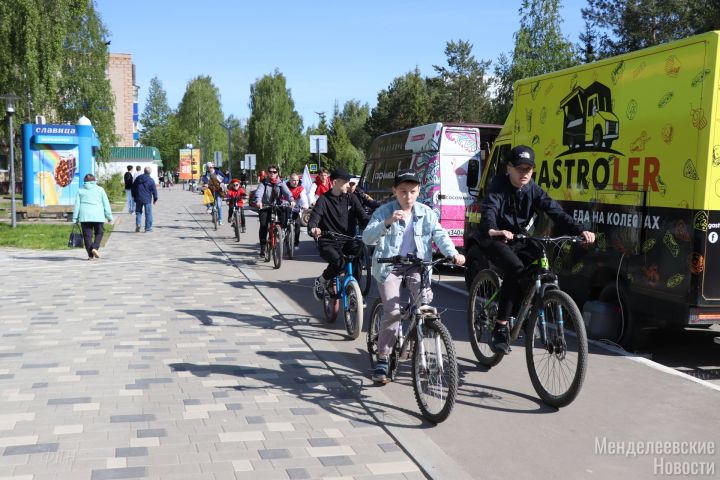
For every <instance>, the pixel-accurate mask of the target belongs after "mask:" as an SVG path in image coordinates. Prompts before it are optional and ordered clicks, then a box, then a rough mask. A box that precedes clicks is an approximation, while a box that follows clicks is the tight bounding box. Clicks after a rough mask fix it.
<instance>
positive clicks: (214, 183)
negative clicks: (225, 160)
mask: <svg viewBox="0 0 720 480" xmlns="http://www.w3.org/2000/svg"><path fill="white" fill-rule="evenodd" d="M206 167H207V170H206V171H205V175H203V176H202V179H201V180H202V182H203V187H204V188H207V189H209V190H210V191H211V192H212V194H213V198H214V199H215V205H217V209H218V223H219V224H220V225H222V201H221V199H222V197H223V194H224V185H223V184H224V181H225V177H223V175H222V173H220V171H218V170H215V165H213V163H212V162H207V165H206ZM212 206H213V204H212V203H208V204H207V211H208V213H210V212H212Z"/></svg>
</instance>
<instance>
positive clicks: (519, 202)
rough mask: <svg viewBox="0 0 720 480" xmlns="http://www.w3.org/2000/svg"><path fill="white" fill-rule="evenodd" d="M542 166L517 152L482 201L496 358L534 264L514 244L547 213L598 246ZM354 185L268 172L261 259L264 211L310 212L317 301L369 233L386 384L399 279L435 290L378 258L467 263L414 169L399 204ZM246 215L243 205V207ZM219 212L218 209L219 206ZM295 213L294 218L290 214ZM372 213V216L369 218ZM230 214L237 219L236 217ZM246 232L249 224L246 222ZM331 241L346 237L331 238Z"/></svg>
mask: <svg viewBox="0 0 720 480" xmlns="http://www.w3.org/2000/svg"><path fill="white" fill-rule="evenodd" d="M207 167H208V172H207V173H206V174H205V176H203V180H202V181H203V183H204V184H205V186H206V187H207V188H210V189H211V190H213V189H216V188H218V182H219V183H220V184H222V181H223V179H222V174H220V173H219V172H215V170H214V168H213V165H212V164H211V163H208V165H207ZM534 168H535V154H534V151H533V149H532V148H530V147H527V146H524V145H520V146H516V147H514V148H513V149H512V150H511V151H510V153H509V158H508V162H507V170H506V172H502V173H501V174H498V175H497V176H496V178H495V179H494V180H493V181H492V182H491V184H490V187H489V189H488V193H487V195H486V197H485V198H484V199H483V202H482V210H481V211H482V219H481V222H480V224H479V226H478V227H476V228H475V229H474V230H473V231H472V232H471V233H470V234H471V235H472V236H473V237H474V238H475V239H477V241H478V244H479V246H480V248H481V250H482V251H483V253H484V254H485V255H486V257H487V258H488V259H489V260H490V261H491V262H492V263H493V264H494V265H495V266H496V267H497V268H498V269H499V270H500V272H501V273H502V275H503V282H502V285H501V286H500V291H499V299H498V304H499V305H498V315H497V320H496V322H495V326H494V329H493V331H492V337H491V343H490V346H491V348H492V349H493V351H497V352H502V353H503V354H508V353H509V352H510V345H509V343H510V341H509V331H508V321H509V320H510V319H511V317H512V316H513V315H516V310H517V308H518V306H519V303H520V298H519V297H520V295H521V292H522V289H521V285H520V277H521V273H522V272H523V270H524V268H525V266H526V265H527V263H528V261H529V260H530V259H532V258H535V257H534V255H535V253H536V252H534V251H532V249H533V248H534V247H533V244H531V243H521V242H517V243H515V242H512V240H513V237H514V236H515V235H518V234H525V233H526V232H527V230H528V229H529V227H530V226H531V225H532V223H533V221H534V218H535V216H536V215H538V214H541V213H545V214H547V215H548V216H549V217H550V219H551V220H553V222H554V223H555V225H556V226H557V227H559V229H561V230H565V231H566V233H569V234H573V235H579V236H582V238H583V240H584V242H586V243H593V242H594V241H595V235H594V234H593V233H592V232H590V231H587V230H586V229H585V228H584V227H583V226H582V225H581V224H579V223H578V222H576V221H575V220H574V219H573V218H572V217H571V216H570V215H568V214H567V213H565V212H564V211H563V209H562V207H560V205H559V204H558V203H557V202H556V201H555V200H553V199H552V198H551V197H550V196H549V195H548V194H547V193H546V192H545V191H543V190H542V188H540V187H539V186H538V185H537V184H536V183H535V182H534V181H533V179H532V174H533V170H534ZM352 180H353V177H352V176H351V175H350V174H349V173H348V172H347V171H346V170H344V169H342V168H336V169H334V170H333V171H332V172H328V171H327V170H325V169H322V170H321V171H320V172H319V174H318V175H317V178H316V179H315V181H314V182H313V183H312V185H311V186H310V188H309V189H307V190H306V189H305V188H304V186H303V185H301V184H300V182H299V178H298V175H296V174H292V175H290V177H289V180H288V181H287V183H285V182H283V181H282V179H281V177H280V169H279V168H278V167H277V166H276V165H270V166H269V167H268V169H267V174H266V176H265V177H264V178H263V179H262V181H261V182H260V185H259V187H258V189H257V192H256V205H257V208H258V212H259V219H260V233H259V240H260V255H261V256H264V255H265V248H266V241H267V240H266V237H267V232H268V224H269V221H270V213H269V209H268V208H267V207H269V206H271V205H273V204H279V203H286V204H289V206H290V210H287V209H286V210H283V211H284V212H285V213H283V215H290V214H292V218H290V219H288V218H287V217H284V218H281V219H280V221H281V222H282V223H283V224H284V223H285V222H287V221H292V222H298V221H299V212H300V211H301V210H302V209H306V208H309V207H311V206H312V212H311V214H310V218H309V221H308V224H307V233H308V234H309V235H310V236H312V237H313V238H314V239H316V240H317V247H318V250H319V254H320V256H321V257H322V258H323V260H325V261H326V262H327V267H326V268H325V270H324V271H323V273H322V275H320V276H319V277H317V278H316V279H315V282H314V287H313V294H314V296H315V297H316V298H317V299H318V300H320V299H321V298H322V297H323V295H324V294H325V292H326V291H327V289H329V288H332V287H331V281H332V280H333V279H334V278H335V277H336V276H337V275H338V274H339V272H341V271H343V269H344V267H345V255H349V254H354V253H356V252H355V251H354V250H357V249H358V248H362V245H359V246H358V243H357V242H355V241H352V240H349V239H352V238H354V237H355V236H356V234H357V232H358V231H362V241H363V242H364V243H365V244H366V245H368V246H373V247H374V252H373V255H372V268H371V273H372V277H373V278H374V279H375V281H376V282H377V287H378V292H379V295H380V298H381V300H382V303H383V313H384V315H383V321H382V325H381V326H380V330H379V337H378V348H377V362H376V364H375V365H376V368H375V370H374V371H373V374H372V379H373V381H375V382H377V383H379V384H384V383H387V382H388V381H389V380H388V355H389V354H390V350H391V349H392V346H393V342H394V341H395V332H396V330H397V328H398V324H399V322H400V316H401V311H400V289H401V286H402V282H401V280H402V279H403V278H405V279H406V282H407V287H408V288H409V290H410V292H411V295H412V296H413V298H418V296H421V298H422V302H423V303H425V304H430V302H431V301H432V291H431V290H430V288H429V287H426V288H425V289H424V291H420V288H419V286H420V275H421V270H420V269H421V268H425V267H421V266H417V264H416V265H393V264H389V263H380V262H378V259H381V258H387V257H394V256H401V257H402V256H407V255H414V256H415V257H417V258H422V259H424V260H425V261H430V260H432V256H433V252H434V247H435V248H437V250H439V251H440V253H442V255H444V256H445V257H448V258H451V259H452V261H453V263H454V264H455V265H463V264H464V263H465V257H464V256H463V255H462V254H461V253H459V252H458V251H457V249H456V248H455V246H454V244H453V242H452V241H451V239H450V236H449V235H448V232H447V231H446V230H445V229H444V228H443V227H442V226H441V225H440V220H439V217H438V214H437V213H436V212H435V211H434V210H433V209H431V208H430V207H428V206H426V205H424V204H422V203H419V202H417V199H418V196H419V194H420V186H421V184H422V182H421V179H420V178H419V177H418V175H417V173H416V172H415V171H414V170H400V171H398V172H396V174H395V179H394V183H393V188H392V193H393V195H392V197H390V199H389V200H388V201H386V202H384V203H383V204H379V203H378V202H377V201H375V200H373V199H372V198H370V197H369V196H368V195H367V194H365V193H363V192H362V191H360V190H359V189H358V188H357V187H358V186H357V184H356V182H353V181H352ZM228 197H229V198H234V197H239V198H244V197H245V191H244V189H243V188H242V186H241V185H240V181H239V180H236V179H233V180H232V182H230V186H229V188H228ZM237 205H238V207H239V208H241V209H242V206H243V203H242V201H241V202H238V203H237ZM218 207H219V205H218ZM289 212H291V213H289ZM368 212H371V214H369V213H368ZM231 215H232V212H231ZM242 222H243V231H245V219H244V215H243V217H242ZM295 232H296V234H295V238H294V246H295V248H297V246H298V242H299V235H300V224H299V223H298V224H297V228H296V229H295ZM324 233H333V234H339V235H335V236H326V235H323V234H324Z"/></svg>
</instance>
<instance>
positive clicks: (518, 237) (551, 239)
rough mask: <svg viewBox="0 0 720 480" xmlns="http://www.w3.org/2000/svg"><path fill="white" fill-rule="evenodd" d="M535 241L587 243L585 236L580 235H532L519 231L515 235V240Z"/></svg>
mask: <svg viewBox="0 0 720 480" xmlns="http://www.w3.org/2000/svg"><path fill="white" fill-rule="evenodd" d="M515 240H517V241H535V242H542V243H554V242H571V243H585V238H584V237H582V236H580V235H561V236H559V237H547V236H546V237H532V236H530V235H524V234H522V233H518V234H517V235H513V241H515Z"/></svg>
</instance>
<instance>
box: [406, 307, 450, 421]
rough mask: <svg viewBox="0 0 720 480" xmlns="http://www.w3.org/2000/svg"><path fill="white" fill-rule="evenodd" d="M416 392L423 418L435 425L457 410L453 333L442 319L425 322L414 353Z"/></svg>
mask: <svg viewBox="0 0 720 480" xmlns="http://www.w3.org/2000/svg"><path fill="white" fill-rule="evenodd" d="M412 371H413V390H414V391H415V400H416V401H417V404H418V407H420V411H421V412H422V414H423V417H425V418H427V419H428V420H430V421H431V422H433V423H440V422H442V421H444V420H445V419H447V418H448V416H449V415H450V412H452V409H453V407H454V406H455V398H456V396H457V388H458V365H457V356H456V354H455V345H454V344H453V341H452V337H451V336H450V332H449V331H448V329H447V328H445V325H443V324H442V323H441V322H440V319H439V318H426V320H425V324H424V325H423V339H422V342H416V343H415V349H414V350H413V364H412Z"/></svg>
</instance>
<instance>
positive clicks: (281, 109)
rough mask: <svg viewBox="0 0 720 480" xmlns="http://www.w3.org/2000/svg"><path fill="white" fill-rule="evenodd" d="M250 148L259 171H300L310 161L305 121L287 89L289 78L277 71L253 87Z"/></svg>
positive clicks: (249, 129)
mask: <svg viewBox="0 0 720 480" xmlns="http://www.w3.org/2000/svg"><path fill="white" fill-rule="evenodd" d="M250 112H251V113H250V119H249V120H248V137H249V138H248V144H249V148H250V150H251V152H252V153H255V154H256V155H257V164H258V169H261V168H266V167H267V166H268V165H270V164H276V165H278V166H279V167H280V168H281V169H282V171H283V172H288V171H291V170H294V169H297V168H298V167H299V166H300V165H301V164H302V163H303V159H305V158H307V157H306V155H307V154H306V151H307V140H306V139H305V138H304V137H303V134H302V119H301V118H300V115H298V113H297V112H296V111H295V102H294V101H293V99H292V94H291V93H290V89H288V88H287V81H286V79H285V76H284V75H283V74H282V73H280V71H278V70H275V72H273V73H272V74H268V75H264V76H263V77H262V78H260V79H258V80H257V81H256V82H255V83H254V84H253V85H251V86H250Z"/></svg>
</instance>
